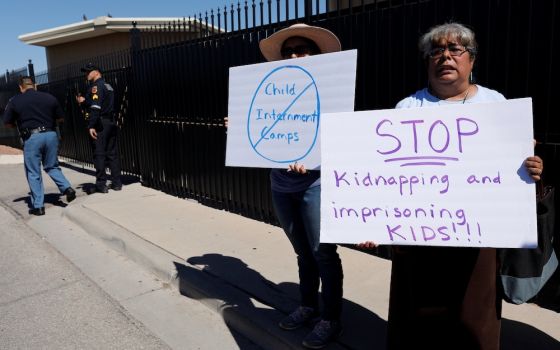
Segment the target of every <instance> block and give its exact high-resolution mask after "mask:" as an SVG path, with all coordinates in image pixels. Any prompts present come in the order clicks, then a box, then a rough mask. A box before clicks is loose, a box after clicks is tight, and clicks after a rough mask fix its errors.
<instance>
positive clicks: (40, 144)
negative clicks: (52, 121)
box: [23, 131, 70, 208]
mask: <svg viewBox="0 0 560 350" xmlns="http://www.w3.org/2000/svg"><path fill="white" fill-rule="evenodd" d="M23 162H24V165H25V175H26V177H27V183H28V184H29V189H30V190H31V206H32V207H33V208H40V207H43V206H44V200H45V196H44V189H43V177H42V175H41V163H42V164H43V169H44V170H45V172H46V173H47V174H48V175H49V176H50V177H51V179H52V180H53V181H54V183H55V184H56V186H57V187H58V190H59V191H60V193H64V191H66V189H67V188H69V187H70V183H69V182H68V180H66V178H65V177H64V175H63V174H62V170H60V167H59V165H58V138H57V136H56V132H54V131H47V132H42V133H39V134H33V135H31V136H30V137H29V138H28V139H27V140H25V142H24V145H23Z"/></svg>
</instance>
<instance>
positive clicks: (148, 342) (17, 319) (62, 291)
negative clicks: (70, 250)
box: [0, 207, 168, 349]
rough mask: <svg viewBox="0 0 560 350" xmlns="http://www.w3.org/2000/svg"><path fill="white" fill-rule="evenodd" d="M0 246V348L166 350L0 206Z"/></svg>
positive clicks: (60, 256)
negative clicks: (0, 251)
mask: <svg viewBox="0 0 560 350" xmlns="http://www.w3.org/2000/svg"><path fill="white" fill-rule="evenodd" d="M0 247H1V248H0V249H1V250H2V253H1V254H0V347H1V348H2V349H168V347H167V345H166V344H165V343H163V342H162V341H161V340H159V339H158V338H156V337H155V336H154V335H153V334H152V333H151V332H150V331H149V330H147V329H146V328H145V327H144V326H143V325H142V324H141V323H139V322H137V321H136V320H135V319H134V318H132V317H131V316H130V315H129V314H128V313H127V312H126V311H125V310H124V309H123V308H122V307H121V306H120V305H118V304H117V303H115V302H114V301H113V299H112V298H110V297H109V296H108V295H107V294H105V293H104V292H103V291H102V290H101V289H100V288H99V287H97V286H96V284H95V283H93V282H92V281H91V280H90V279H89V278H88V277H86V276H85V275H84V274H83V273H81V272H80V271H79V270H78V269H77V268H76V267H75V266H74V265H73V264H72V263H70V262H69V261H68V260H67V259H66V258H65V257H63V256H62V255H60V254H59V253H58V252H57V251H56V250H55V249H53V248H52V247H51V246H50V245H49V244H48V243H47V242H45V241H44V240H42V239H41V238H40V237H39V236H38V235H37V234H36V233H35V232H34V231H32V230H31V229H30V228H28V227H27V225H25V223H24V222H22V221H21V220H17V219H15V218H14V216H13V215H12V214H11V213H10V212H9V211H8V210H7V209H6V208H4V207H0Z"/></svg>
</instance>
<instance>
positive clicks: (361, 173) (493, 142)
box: [321, 99, 537, 248]
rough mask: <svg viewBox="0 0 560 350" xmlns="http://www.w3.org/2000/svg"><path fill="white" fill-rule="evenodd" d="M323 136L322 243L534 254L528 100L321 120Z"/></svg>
mask: <svg viewBox="0 0 560 350" xmlns="http://www.w3.org/2000/svg"><path fill="white" fill-rule="evenodd" d="M349 120H351V121H352V122H351V123H348V121H349ZM321 130H322V135H321V136H322V138H323V142H322V144H321V148H322V149H321V154H322V165H321V169H322V173H321V179H322V181H321V242H327V243H360V242H365V241H373V242H376V243H378V244H395V245H432V246H465V247H504V248H506V247H508V248H510V247H512V248H521V247H523V248H531V247H535V246H536V244H537V228H536V200H535V185H534V182H533V180H532V179H531V177H530V176H529V174H528V172H527V170H526V168H525V166H524V164H523V163H524V160H525V159H526V158H527V157H529V156H531V155H533V121H532V104H531V100H530V99H518V100H509V101H504V102H494V103H480V104H465V105H447V106H440V107H432V108H411V109H395V110H378V111H366V112H356V113H337V114H327V115H323V125H322V129H321Z"/></svg>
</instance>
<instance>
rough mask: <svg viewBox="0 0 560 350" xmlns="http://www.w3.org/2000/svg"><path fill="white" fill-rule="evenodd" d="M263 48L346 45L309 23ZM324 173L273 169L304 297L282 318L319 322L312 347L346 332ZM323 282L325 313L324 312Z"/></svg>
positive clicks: (287, 54)
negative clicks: (324, 226)
mask: <svg viewBox="0 0 560 350" xmlns="http://www.w3.org/2000/svg"><path fill="white" fill-rule="evenodd" d="M259 46H260V49H261V52H262V54H263V56H264V57H265V58H266V59H267V60H268V61H277V60H282V59H290V58H298V57H306V56H311V55H317V54H322V53H329V52H336V51H340V49H341V46H340V41H339V40H338V38H337V37H336V35H334V34H333V33H332V32H330V31H329V30H327V29H324V28H320V27H313V26H308V25H306V24H294V25H292V26H290V27H288V28H285V29H282V30H280V31H278V32H276V33H274V34H272V35H271V36H270V37H268V38H267V39H264V40H261V42H260V43H259ZM319 177H320V173H319V171H308V170H307V169H305V166H304V164H299V163H297V162H296V163H294V164H292V165H290V166H289V168H288V169H273V170H272V171H271V173H270V180H271V187H272V201H273V204H274V210H275V212H276V216H277V217H278V220H279V221H280V224H281V225H282V228H283V229H284V232H286V235H287V236H288V238H289V240H290V242H291V243H292V246H293V248H294V251H295V253H296V254H297V261H298V266H299V286H300V288H299V289H300V295H301V306H299V307H298V308H297V309H296V310H294V311H293V312H292V313H291V314H289V315H288V316H286V317H285V318H284V319H283V320H282V321H280V323H279V326H280V327H281V328H283V329H286V330H293V329H297V328H300V327H302V326H303V325H306V324H311V323H312V322H313V321H317V320H318V322H317V323H316V324H315V327H314V329H313V331H312V332H311V333H309V335H307V336H306V337H305V338H304V340H303V345H304V346H305V347H307V348H312V349H320V348H322V347H324V346H326V345H327V344H328V343H329V342H330V341H332V340H334V339H335V338H336V337H337V336H339V335H340V334H341V332H342V327H341V325H340V314H341V309H342V278H343V275H342V264H341V262H340V258H339V256H338V253H337V251H336V249H337V246H336V245H335V244H324V243H323V244H321V243H319V222H320V217H319V212H320V200H321V198H320V194H321V189H320V182H319ZM319 283H320V284H321V285H322V287H321V293H322V294H321V296H322V301H323V305H324V310H323V311H322V313H319ZM319 317H320V318H319Z"/></svg>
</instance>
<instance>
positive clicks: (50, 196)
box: [13, 193, 68, 209]
mask: <svg viewBox="0 0 560 350" xmlns="http://www.w3.org/2000/svg"><path fill="white" fill-rule="evenodd" d="M61 196H62V194H60V193H45V199H44V203H45V206H46V204H51V205H54V206H57V207H62V208H64V207H66V206H67V205H68V204H67V203H65V202H63V201H62V199H61ZM13 202H14V203H17V202H25V203H26V204H27V207H28V208H29V209H31V208H32V206H31V193H28V195H27V196H25V197H18V198H15V199H14V200H13Z"/></svg>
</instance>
